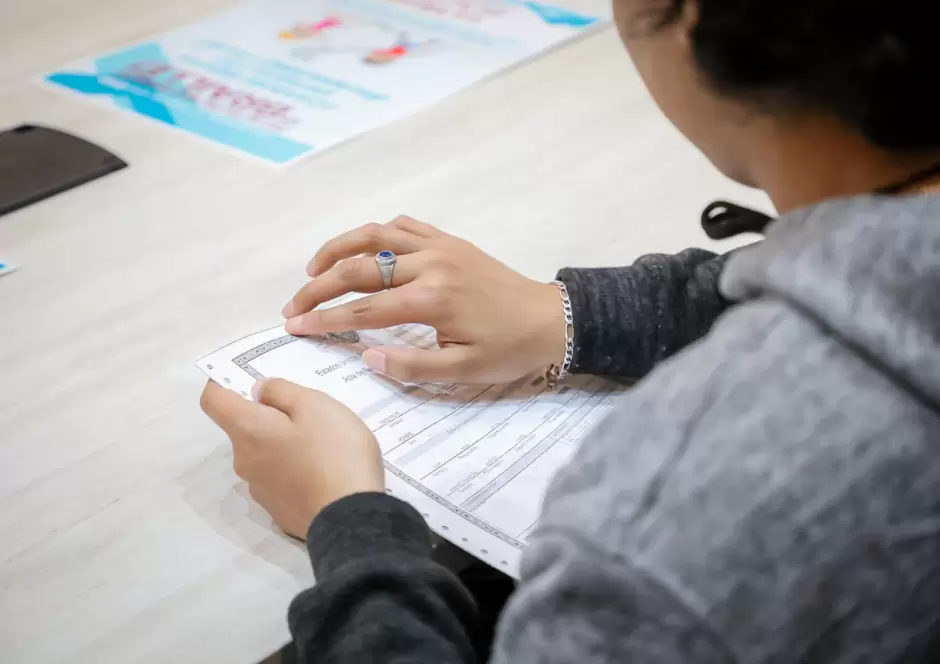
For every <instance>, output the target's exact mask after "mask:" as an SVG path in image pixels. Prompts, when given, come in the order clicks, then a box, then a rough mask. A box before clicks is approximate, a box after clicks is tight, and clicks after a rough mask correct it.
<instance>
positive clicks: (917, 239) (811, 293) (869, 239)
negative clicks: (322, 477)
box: [290, 196, 940, 664]
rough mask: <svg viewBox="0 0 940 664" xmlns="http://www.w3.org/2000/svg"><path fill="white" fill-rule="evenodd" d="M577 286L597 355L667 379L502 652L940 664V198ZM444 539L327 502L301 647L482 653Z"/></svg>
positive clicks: (407, 511)
mask: <svg viewBox="0 0 940 664" xmlns="http://www.w3.org/2000/svg"><path fill="white" fill-rule="evenodd" d="M719 275H720V279H719ZM560 278H562V279H563V280H564V281H565V282H566V284H567V285H568V289H569V292H570V294H571V299H572V304H573V308H574V314H575V345H576V357H575V363H574V365H575V369H577V370H579V371H585V372H593V373H605V374H620V375H634V376H637V375H643V374H646V373H647V372H649V375H647V376H646V377H645V378H644V379H643V380H642V381H641V382H640V383H639V384H638V386H637V387H636V388H635V389H634V390H632V391H631V394H630V396H629V397H628V398H627V399H625V403H624V405H623V406H622V407H621V408H620V409H619V410H618V411H617V412H616V413H614V414H613V415H612V416H611V417H610V418H609V419H608V420H607V421H605V422H604V423H603V424H602V425H601V426H599V427H598V428H597V429H596V430H595V431H594V432H593V433H592V434H591V435H589V436H588V437H587V438H586V439H585V441H584V442H583V443H582V445H581V448H580V450H579V451H578V453H577V454H576V455H575V457H574V458H573V460H572V461H571V463H570V464H569V465H568V467H567V468H565V469H564V470H563V471H561V472H560V473H559V475H558V476H557V478H556V479H555V481H554V483H553V485H552V487H551V489H550V491H549V493H548V496H547V498H546V500H545V505H544V513H543V515H542V520H541V525H540V527H539V528H538V529H537V531H536V532H535V533H534V535H533V536H532V537H531V538H530V544H529V547H528V548H527V550H526V552H525V555H524V563H523V571H522V581H521V583H520V585H519V587H518V589H517V591H516V592H515V594H514V595H513V596H512V598H511V599H510V601H509V604H508V606H507V608H506V609H505V611H504V613H503V615H502V617H501V619H500V622H499V625H498V632H497V637H496V640H495V644H494V650H493V654H492V660H491V661H494V662H501V663H506V664H509V663H513V664H521V663H523V662H539V663H553V662H558V663H561V662H566V663H573V664H589V663H595V662H596V663H598V664H600V663H605V664H606V663H610V662H643V663H649V662H663V663H680V662H683V663H684V662H742V663H751V662H797V661H799V662H826V663H835V662H838V663H842V662H845V663H848V662H905V663H906V662H929V661H940V655H937V654H933V655H932V653H938V652H940V622H938V621H940V198H937V197H930V196H919V197H907V198H871V197H862V198H855V199H851V200H842V201H834V202H829V203H825V204H822V205H818V206H815V207H812V208H809V209H806V210H801V211H798V212H795V213H792V214H789V215H786V216H785V217H783V218H781V219H780V220H778V221H776V222H775V223H774V224H773V225H772V226H771V227H770V228H769V230H768V234H767V237H766V239H765V240H764V241H762V242H760V243H759V244H756V245H753V246H751V247H747V248H745V249H742V250H739V251H736V252H734V253H733V254H732V255H731V256H730V257H729V258H727V260H726V259H725V258H723V257H715V256H713V255H711V254H708V253H707V252H702V251H698V250H692V251H689V252H684V253H683V254H679V255H677V256H649V257H645V258H643V259H641V260H640V261H638V262H637V263H636V264H634V265H633V266H630V267H626V268H615V269H609V270H565V271H562V273H561V274H560ZM719 291H720V292H719ZM729 303H733V306H730V307H729ZM723 311H724V313H722V312H723ZM716 319H717V322H715V321H716ZM686 346H687V347H686ZM683 348H684V350H683ZM664 358H669V359H665V360H664ZM427 540H428V538H427V531H426V528H425V527H424V524H423V522H422V520H421V518H420V515H418V514H417V513H415V512H414V510H412V509H411V508H409V507H408V506H407V505H405V504H404V503H400V502H399V501H397V500H395V499H394V498H391V497H389V496H383V495H378V494H359V495H356V496H350V497H348V498H344V499H342V500H340V501H338V502H336V503H334V504H333V505H331V506H329V507H327V508H326V509H325V510H324V511H323V512H322V513H321V514H320V515H319V516H318V517H317V519H315V520H314V522H313V524H312V526H311V529H310V533H309V538H308V549H309V551H310V555H311V559H312V561H313V565H314V570H315V573H316V575H317V579H318V584H317V586H316V587H315V588H313V589H311V590H308V591H306V592H305V593H303V594H301V595H300V596H299V597H298V598H297V600H295V602H294V604H293V606H292V608H291V613H290V622H291V629H292V632H293V633H294V636H295V640H296V644H297V646H298V648H297V653H298V654H299V655H300V656H301V658H302V659H304V660H305V661H310V662H314V661H315V662H361V661H382V662H402V663H403V662H409V663H410V662H426V663H428V664H443V663H444V662H471V661H474V660H475V659H476V658H477V657H478V654H475V652H474V647H473V646H474V643H473V629H474V624H475V622H476V620H477V613H476V608H475V606H474V602H473V601H472V599H471V598H470V597H469V596H468V594H467V593H466V591H465V590H464V589H463V587H462V586H461V585H460V583H459V582H458V581H457V580H456V579H455V578H454V577H453V576H452V575H450V574H449V573H448V572H447V571H446V570H443V569H442V568H441V567H440V566H439V565H437V564H435V563H434V562H433V561H431V560H430V559H429V557H428V552H429V551H430V545H429V544H428V541H427Z"/></svg>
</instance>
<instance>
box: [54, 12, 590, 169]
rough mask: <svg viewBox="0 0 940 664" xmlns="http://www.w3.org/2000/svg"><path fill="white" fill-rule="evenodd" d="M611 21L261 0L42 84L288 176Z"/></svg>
mask: <svg viewBox="0 0 940 664" xmlns="http://www.w3.org/2000/svg"><path fill="white" fill-rule="evenodd" d="M605 22H606V19H605V18H604V17H603V16H600V15H588V14H585V13H582V12H581V11H575V10H572V9H566V8H564V7H560V6H553V5H547V4H541V3H537V2H528V1H526V0H253V1H251V2H248V3H246V4H243V5H241V6H238V7H236V8H235V9H232V10H230V11H228V12H225V13H223V14H219V15H216V16H214V17H211V18H209V19H207V20H204V21H202V22H199V23H195V24H192V25H186V26H183V27H180V28H178V29H175V30H172V31H170V32H168V33H166V34H163V35H160V36H158V37H156V38H154V39H152V40H149V41H145V42H143V43H140V44H137V45H134V46H130V47H128V48H124V49H121V50H118V51H115V52H111V53H107V54H105V55H100V56H97V57H93V58H89V59H86V60H83V61H80V62H76V63H73V64H70V65H68V66H65V67H63V68H62V69H61V70H58V71H55V72H53V73H51V74H48V75H47V76H45V80H46V81H48V82H49V83H51V84H53V85H56V86H60V87H63V88H67V89H68V90H71V91H73V92H75V93H78V94H81V95H83V96H86V97H88V98H91V99H94V100H96V101H97V102H99V103H104V104H107V105H109V106H112V107H115V108H119V109H122V110H125V111H130V112H132V113H136V114H138V115H143V116H146V117H148V118H151V119H153V120H157V121H159V122H162V123H164V124H166V125H170V126H172V127H175V128H177V129H180V130H183V131H186V132H189V133H190V134H195V135H197V136H200V137H202V138H204V139H208V140H210V141H212V142H215V143H217V144H221V145H224V146H227V147H229V148H233V149H235V150H237V151H239V152H241V153H243V154H247V155H252V156H254V157H257V158H260V159H262V160H264V161H266V162H268V163H272V164H288V163H291V162H293V161H296V160H297V159H300V158H302V157H305V156H307V155H309V154H311V153H315V152H317V151H320V150H324V149H326V148H329V147H330V146H332V145H335V144H337V143H339V142H341V141H343V140H346V139H349V138H351V137H353V136H355V135H357V134H360V133H362V132H364V131H367V130H369V129H372V128H374V127H377V126H379V125H382V124H384V123H387V122H390V121H392V120H395V119H398V118H401V117H404V116H406V115H409V114H411V113H413V112H415V111H417V110H419V109H421V108H423V107H426V106H428V105H430V104H432V103H434V102H435V101H438V100H440V99H442V98H444V97H446V96H448V95H450V94H452V93H454V92H456V91H458V90H460V89H462V88H465V87H467V86H468V85H470V84H472V83H474V82H476V81H479V80H480V79H483V78H485V77H487V76H490V75H492V74H494V73H496V72H498V71H500V70H502V69H504V68H506V67H509V66H511V65H513V64H516V63H518V62H520V61H522V60H524V59H526V58H529V57H531V56H533V55H535V54H537V53H539V52H541V51H544V50H545V49H548V48H550V47H552V46H555V45H558V44H560V43H562V42H564V41H565V40H567V39H570V38H572V37H575V36H578V35H579V34H583V32H584V31H585V30H588V29H591V28H594V27H597V26H599V25H602V24H604V23H605Z"/></svg>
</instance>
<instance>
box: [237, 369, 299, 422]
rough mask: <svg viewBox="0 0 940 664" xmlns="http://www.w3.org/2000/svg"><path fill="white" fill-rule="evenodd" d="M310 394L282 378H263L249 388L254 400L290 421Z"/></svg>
mask: <svg viewBox="0 0 940 664" xmlns="http://www.w3.org/2000/svg"><path fill="white" fill-rule="evenodd" d="M309 394H310V390H309V389H307V388H306V387H301V386H300V385H297V384H296V383H292V382H290V381H288V380H284V379H283V378H263V379H261V380H259V381H258V382H257V383H255V384H254V385H253V386H252V388H251V396H252V397H254V400H255V401H257V402H258V403H260V404H264V405H265V406H270V407H271V408H276V409H277V410H279V411H281V412H282V413H284V414H286V415H287V416H288V417H290V418H291V419H294V415H295V414H296V413H297V411H298V410H299V409H300V407H301V404H303V402H304V400H305V399H306V398H307V396H308V395H309Z"/></svg>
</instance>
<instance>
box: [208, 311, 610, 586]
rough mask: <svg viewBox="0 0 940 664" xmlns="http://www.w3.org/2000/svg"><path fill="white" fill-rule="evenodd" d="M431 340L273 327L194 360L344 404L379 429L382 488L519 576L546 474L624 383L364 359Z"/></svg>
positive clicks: (420, 331)
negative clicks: (496, 378)
mask: <svg viewBox="0 0 940 664" xmlns="http://www.w3.org/2000/svg"><path fill="white" fill-rule="evenodd" d="M435 343H436V336H435V332H434V330H433V329H430V328H426V327H422V326H417V325H404V326H399V327H394V328H389V329H386V330H377V331H364V332H349V333H344V334H338V335H326V336H321V337H308V338H298V337H294V336H291V335H289V334H287V333H286V332H285V331H284V328H283V327H275V328H272V329H270V330H265V331H264V332H259V333H257V334H253V335H251V336H249V337H246V338H244V339H240V340H238V341H236V342H234V343H231V344H229V345H228V346H225V347H224V348H221V349H219V350H217V351H215V352H214V353H211V354H209V355H207V356H206V357H204V358H202V359H201V360H199V361H198V362H197V363H196V364H197V366H198V367H199V368H200V369H202V370H203V371H204V372H205V373H206V374H208V376H209V377H210V378H211V379H212V380H214V381H216V382H218V383H219V384H221V385H223V386H224V387H227V388H229V389H231V390H235V391H237V392H239V393H240V394H241V395H242V396H244V397H245V398H248V399H250V398H251V396H250V395H251V387H252V385H253V384H254V382H255V381H257V380H259V379H262V378H275V377H276V378H285V379H287V380H290V381H293V382H295V383H298V384H300V385H304V386H306V387H310V388H313V389H316V390H320V391H322V392H325V393H326V394H329V395H330V396H332V397H334V398H335V399H337V400H338V401H340V402H342V403H343V404H345V405H346V406H347V407H349V408H350V409H351V410H353V411H355V412H356V413H358V414H359V416H360V417H361V418H362V419H363V420H364V421H365V422H366V424H367V425H368V426H369V428H370V429H372V431H373V432H374V433H375V435H376V438H377V439H378V442H379V445H380V447H381V450H382V456H383V458H384V462H385V474H386V487H387V490H388V492H389V493H390V494H392V495H394V496H397V497H398V498H400V499H402V500H404V501H406V502H408V503H410V504H411V505H413V506H414V507H415V508H416V509H417V510H418V511H419V512H421V513H422V514H423V515H424V518H425V520H426V521H427V523H428V525H429V526H430V527H431V529H432V530H434V531H435V532H436V533H438V534H439V535H440V536H441V537H443V538H445V539H447V540H449V541H451V542H453V543H454V544H455V545H457V546H459V547H460V548H462V549H464V550H465V551H467V552H469V553H470V554H472V555H474V556H475V557H477V558H479V559H481V560H484V561H485V562H487V563H489V564H490V565H492V566H494V567H496V568H497V569H501V570H504V571H505V572H506V573H508V574H510V575H512V576H514V577H516V578H518V575H519V561H520V557H521V554H522V550H523V549H524V548H525V545H526V540H527V538H528V537H529V534H530V533H531V532H532V529H533V528H534V527H535V525H536V523H537V521H538V515H539V512H540V510H541V504H542V498H543V496H544V494H545V490H546V488H547V486H548V483H549V481H550V480H551V478H552V476H553V475H554V474H555V471H557V470H558V469H559V468H560V467H561V466H562V465H564V464H565V463H566V462H567V461H568V459H569V458H570V457H571V455H572V453H573V452H574V451H575V449H576V448H577V446H578V444H579V443H580V441H581V439H582V438H583V437H584V435H585V434H586V433H587V432H588V431H589V430H590V428H591V427H592V426H593V425H594V424H595V423H597V422H598V420H600V419H601V418H602V417H603V416H604V415H605V414H606V413H608V412H609V411H610V410H611V409H612V408H613V407H614V405H615V403H616V401H617V400H618V398H620V397H621V396H622V394H623V389H624V388H622V387H621V386H619V385H617V384H615V383H611V382H609V381H606V380H603V379H600V378H594V377H574V378H572V379H570V380H569V381H566V382H565V383H564V384H563V385H562V386H559V387H556V388H555V389H549V388H548V386H547V384H546V381H545V379H544V378H543V377H542V376H530V377H528V378H525V379H523V380H518V381H516V382H514V383H510V384H506V385H489V386H487V385H473V386H471V385H424V384H421V385H405V384H402V383H399V382H397V381H395V380H392V379H390V378H387V377H385V376H382V375H380V374H378V373H375V372H373V371H371V370H370V369H369V368H368V367H367V366H366V365H365V364H364V363H363V362H362V359H361V355H362V352H363V351H364V350H365V349H366V348H369V347H374V346H390V345H395V344H409V345H413V346H418V347H423V348H434V347H435ZM337 442H338V443H341V442H342V441H337Z"/></svg>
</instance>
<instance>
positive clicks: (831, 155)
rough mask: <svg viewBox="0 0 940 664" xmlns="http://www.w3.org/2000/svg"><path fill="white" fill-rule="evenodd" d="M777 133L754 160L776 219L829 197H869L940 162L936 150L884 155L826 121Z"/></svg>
mask: <svg viewBox="0 0 940 664" xmlns="http://www.w3.org/2000/svg"><path fill="white" fill-rule="evenodd" d="M775 133H776V135H775V136H774V137H773V139H772V140H769V141H767V143H769V144H770V145H769V149H767V150H765V151H763V152H762V153H761V154H760V155H759V156H758V157H759V158H758V160H757V161H758V162H759V163H758V167H757V168H756V169H755V178H754V180H755V182H756V183H757V185H758V186H759V187H760V188H761V189H763V190H764V191H766V192H767V194H768V195H769V196H770V198H771V200H772V201H773V203H774V206H775V207H776V208H777V211H778V212H779V213H780V214H784V213H786V212H789V211H791V210H794V209H796V208H800V207H804V206H807V205H812V204H814V203H819V202H821V201H824V200H826V199H830V198H840V197H845V196H853V195H859V194H865V193H871V192H874V191H875V190H877V189H880V188H882V187H886V186H890V185H892V184H895V183H897V182H900V181H903V180H904V179H906V178H909V177H911V176H912V175H914V174H915V173H918V172H919V171H922V170H925V169H927V168H930V167H931V166H933V165H934V164H937V163H940V152H938V151H934V152H926V153H925V152H919V153H907V154H898V153H893V152H888V151H885V150H882V149H879V148H876V147H873V146H872V145H871V144H869V143H868V142H866V141H865V140H864V139H863V138H862V137H861V136H859V135H858V134H855V133H851V132H848V131H846V130H845V128H844V127H842V126H841V125H839V124H837V123H833V122H828V121H818V120H817V121H814V122H813V123H812V124H810V125H808V124H807V123H801V125H800V126H799V127H798V128H797V127H790V128H789V130H787V129H782V130H781V129H777V130H775ZM764 147H765V148H766V147H767V145H766V144H765V146H764Z"/></svg>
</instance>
